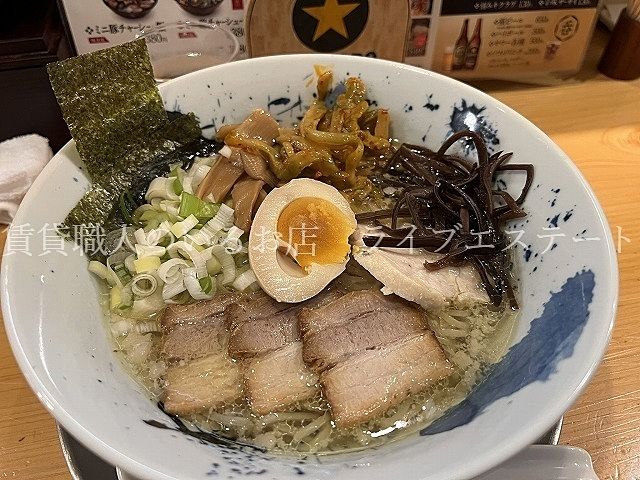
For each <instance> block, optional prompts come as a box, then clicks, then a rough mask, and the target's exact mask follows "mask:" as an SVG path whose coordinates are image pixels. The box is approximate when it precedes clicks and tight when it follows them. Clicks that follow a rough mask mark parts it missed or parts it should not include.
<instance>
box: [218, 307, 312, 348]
mask: <svg viewBox="0 0 640 480" xmlns="http://www.w3.org/2000/svg"><path fill="white" fill-rule="evenodd" d="M296 314H297V311H296V310H293V311H292V310H289V311H285V312H280V313H278V314H276V315H274V316H273V317H267V318H257V319H254V320H250V321H248V322H244V323H241V324H239V325H238V326H237V327H236V328H235V329H233V330H232V331H231V334H230V336H229V355H231V356H232V357H234V358H236V357H246V356H251V355H258V354H261V353H265V352H269V351H271V350H276V349H278V348H281V347H284V346H285V345H287V344H289V343H291V342H294V341H296V340H298V338H299V336H300V335H299V333H298V318H297V316H296Z"/></svg>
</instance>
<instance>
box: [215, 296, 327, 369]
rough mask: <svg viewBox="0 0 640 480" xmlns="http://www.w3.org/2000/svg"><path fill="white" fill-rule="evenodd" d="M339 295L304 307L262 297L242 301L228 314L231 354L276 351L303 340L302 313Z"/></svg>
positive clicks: (228, 310) (311, 302)
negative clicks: (301, 331) (300, 329)
mask: <svg viewBox="0 0 640 480" xmlns="http://www.w3.org/2000/svg"><path fill="white" fill-rule="evenodd" d="M336 295H337V293H333V292H329V293H321V294H319V295H317V296H316V297H314V298H313V299H310V300H309V301H307V302H304V303H300V304H290V303H279V302H277V301H276V300H274V299H273V298H271V297H269V296H268V295H266V294H264V293H261V294H255V295H253V296H251V297H247V298H244V299H242V300H241V301H239V302H238V303H236V304H233V305H230V306H229V308H227V310H226V315H227V329H228V330H229V332H230V335H229V354H230V355H231V356H233V357H234V358H235V357H245V356H251V355H258V354H261V353H265V352H268V351H270V350H276V349H278V348H281V347H284V346H285V345H287V344H289V343H291V342H294V341H296V340H298V339H299V337H300V334H299V331H298V317H297V315H298V312H299V310H300V308H302V307H303V306H305V305H307V306H315V305H319V304H320V303H322V302H324V301H329V300H331V299H332V298H335V296H336Z"/></svg>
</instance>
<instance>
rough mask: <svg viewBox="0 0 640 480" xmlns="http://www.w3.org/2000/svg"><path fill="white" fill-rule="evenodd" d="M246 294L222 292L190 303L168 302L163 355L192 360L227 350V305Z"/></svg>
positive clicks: (170, 357)
mask: <svg viewBox="0 0 640 480" xmlns="http://www.w3.org/2000/svg"><path fill="white" fill-rule="evenodd" d="M245 296H246V295H242V294H237V293H223V294H220V295H216V296H215V297H214V298H213V299H211V300H207V301H201V302H196V303H192V304H189V305H170V306H168V307H167V308H166V310H165V312H164V314H163V316H162V320H161V323H162V326H163V331H164V335H163V337H162V349H161V354H162V356H163V357H164V358H165V359H166V360H168V361H170V362H172V361H176V360H193V359H195V358H201V357H204V356H207V355H209V354H210V353H214V352H217V351H220V350H224V351H226V348H227V341H228V337H229V336H228V334H227V332H226V329H225V324H224V320H225V315H224V311H225V309H226V307H227V306H228V305H229V304H230V303H232V302H235V301H238V300H240V299H241V298H243V297H245Z"/></svg>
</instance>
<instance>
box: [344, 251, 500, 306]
mask: <svg viewBox="0 0 640 480" xmlns="http://www.w3.org/2000/svg"><path fill="white" fill-rule="evenodd" d="M354 258H355V259H356V261H357V262H358V263H359V264H360V265H362V266H363V267H364V268H366V269H367V270H368V271H369V272H370V273H371V274H372V275H373V276H374V277H375V278H376V279H378V280H379V281H380V282H382V284H383V285H384V288H383V291H384V292H385V293H395V294H396V295H398V296H400V297H402V298H405V299H407V300H409V301H412V302H415V303H417V304H418V305H421V306H422V307H424V308H426V309H429V308H443V307H445V306H447V305H449V304H451V303H454V304H455V303H457V304H470V303H488V302H489V297H488V296H487V292H486V291H485V290H484V288H482V283H481V280H480V276H479V275H478V273H477V272H476V270H475V269H474V268H473V266H471V265H469V264H468V265H463V266H461V267H451V268H443V269H441V270H436V271H428V270H427V269H426V268H424V262H425V261H428V262H434V261H436V260H438V259H440V258H442V255H440V254H437V253H430V252H426V251H424V250H422V249H418V248H414V249H408V248H405V249H396V248H365V247H362V248H360V251H359V252H358V253H357V254H355V255H354Z"/></svg>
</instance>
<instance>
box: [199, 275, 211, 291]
mask: <svg viewBox="0 0 640 480" xmlns="http://www.w3.org/2000/svg"><path fill="white" fill-rule="evenodd" d="M198 281H199V282H200V287H201V288H202V291H203V292H204V293H206V294H209V293H211V290H212V289H213V282H212V281H211V277H204V278H201V279H199V280H198Z"/></svg>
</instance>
